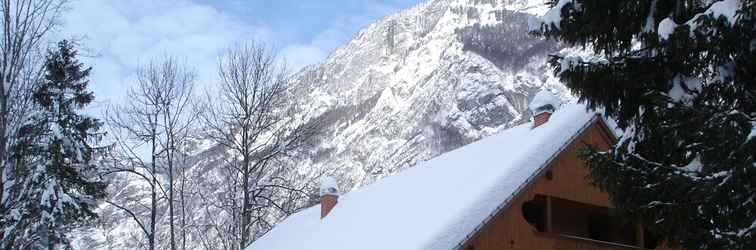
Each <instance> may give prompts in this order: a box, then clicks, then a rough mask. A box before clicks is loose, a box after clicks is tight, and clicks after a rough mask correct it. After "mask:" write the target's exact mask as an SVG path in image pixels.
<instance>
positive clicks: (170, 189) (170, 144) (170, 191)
mask: <svg viewBox="0 0 756 250" xmlns="http://www.w3.org/2000/svg"><path fill="white" fill-rule="evenodd" d="M171 137H173V135H171V134H168V138H167V140H168V143H167V144H168V150H166V153H167V156H168V220H169V224H170V227H171V229H170V230H171V250H176V233H175V226H174V225H175V223H174V216H173V152H172V151H173V141H172V140H171Z"/></svg>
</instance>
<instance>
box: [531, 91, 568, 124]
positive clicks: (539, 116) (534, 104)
mask: <svg viewBox="0 0 756 250" xmlns="http://www.w3.org/2000/svg"><path fill="white" fill-rule="evenodd" d="M561 103H562V102H561V101H560V100H559V98H557V97H556V96H554V95H553V94H551V92H549V91H548V90H541V91H540V92H538V94H536V96H535V97H534V98H533V101H531V102H530V105H529V108H530V111H531V112H532V113H533V128H537V127H538V126H541V125H543V124H545V123H547V122H548V121H549V118H551V114H553V113H554V111H556V109H557V107H559V105H560V104H561Z"/></svg>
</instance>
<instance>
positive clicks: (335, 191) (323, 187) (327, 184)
mask: <svg viewBox="0 0 756 250" xmlns="http://www.w3.org/2000/svg"><path fill="white" fill-rule="evenodd" d="M329 194H330V195H336V196H339V183H338V182H337V181H336V179H334V178H333V177H330V176H326V177H323V178H322V179H321V180H320V196H323V195H329Z"/></svg>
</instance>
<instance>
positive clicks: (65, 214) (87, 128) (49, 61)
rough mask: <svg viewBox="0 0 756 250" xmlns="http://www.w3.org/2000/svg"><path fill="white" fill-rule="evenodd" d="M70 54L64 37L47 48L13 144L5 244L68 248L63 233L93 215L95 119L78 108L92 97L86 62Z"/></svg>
mask: <svg viewBox="0 0 756 250" xmlns="http://www.w3.org/2000/svg"><path fill="white" fill-rule="evenodd" d="M76 55H77V52H76V50H75V48H74V45H73V43H71V42H69V41H66V40H64V41H61V42H59V43H58V44H57V48H55V49H54V50H51V51H49V52H48V55H47V58H46V63H45V68H44V69H45V75H44V79H43V82H41V83H40V84H39V86H38V87H37V89H36V90H35V91H34V95H33V99H34V100H33V101H34V102H35V105H36V110H35V112H34V113H33V114H32V115H31V117H30V118H29V119H28V120H27V121H26V123H25V124H24V126H22V127H21V129H20V131H19V141H18V143H17V144H16V145H15V146H14V147H13V155H12V159H13V160H14V162H15V163H16V164H23V166H25V167H23V168H19V169H20V171H21V173H16V177H17V179H18V180H19V182H21V183H20V184H21V185H19V187H20V188H19V190H18V191H19V192H18V196H17V197H18V199H17V201H16V202H17V203H18V206H16V207H17V210H16V211H15V214H16V216H15V219H14V221H12V222H13V225H14V227H13V228H14V231H13V232H11V233H8V232H6V236H9V237H8V238H7V239H4V244H5V247H7V248H10V249H60V248H69V245H70V244H69V243H70V242H69V240H68V238H67V233H69V232H70V230H71V229H73V228H75V227H77V226H78V225H80V223H82V222H86V221H87V220H88V219H92V218H95V217H96V214H95V213H94V209H95V205H96V203H95V202H96V201H97V199H99V198H102V197H104V195H105V187H106V184H105V182H103V181H101V179H100V178H98V176H97V173H96V170H97V165H96V164H94V161H93V153H94V152H93V150H94V149H93V147H92V143H94V142H96V141H97V140H98V139H99V137H100V135H101V134H99V133H98V130H99V127H100V122H99V121H98V120H97V119H94V118H91V117H88V116H86V115H82V114H80V113H81V112H82V109H83V108H84V107H85V106H87V105H88V104H89V103H91V102H92V100H93V99H94V95H93V94H92V92H90V91H88V90H87V85H88V80H87V78H88V76H89V72H90V68H84V66H83V65H82V63H80V62H79V61H78V60H77V59H76ZM6 240H7V241H6Z"/></svg>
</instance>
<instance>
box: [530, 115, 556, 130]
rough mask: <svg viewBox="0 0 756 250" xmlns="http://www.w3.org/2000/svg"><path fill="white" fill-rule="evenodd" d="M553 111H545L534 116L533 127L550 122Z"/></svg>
mask: <svg viewBox="0 0 756 250" xmlns="http://www.w3.org/2000/svg"><path fill="white" fill-rule="evenodd" d="M551 113H552V112H551V111H545V112H541V113H539V114H536V115H535V116H533V128H536V127H538V126H541V125H543V124H544V123H546V122H548V121H549V118H551Z"/></svg>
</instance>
